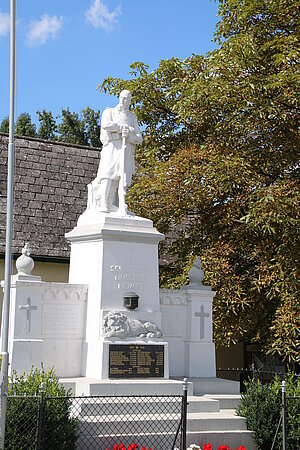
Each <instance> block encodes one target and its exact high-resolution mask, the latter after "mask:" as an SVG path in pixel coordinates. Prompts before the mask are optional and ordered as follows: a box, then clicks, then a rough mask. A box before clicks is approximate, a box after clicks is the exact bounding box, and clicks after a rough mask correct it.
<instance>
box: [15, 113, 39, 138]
mask: <svg viewBox="0 0 300 450" xmlns="http://www.w3.org/2000/svg"><path fill="white" fill-rule="evenodd" d="M15 132H16V134H18V135H19V136H31V137H35V136H36V125H35V124H34V123H32V122H31V116H30V114H28V113H21V114H20V115H19V117H18V119H17V122H16V126H15Z"/></svg>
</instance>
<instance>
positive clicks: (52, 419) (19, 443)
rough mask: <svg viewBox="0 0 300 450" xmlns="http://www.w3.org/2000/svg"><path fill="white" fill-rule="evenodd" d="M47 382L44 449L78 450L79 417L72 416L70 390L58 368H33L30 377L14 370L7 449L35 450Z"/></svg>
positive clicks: (7, 429) (44, 403) (6, 439)
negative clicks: (42, 393) (41, 403)
mask: <svg viewBox="0 0 300 450" xmlns="http://www.w3.org/2000/svg"><path fill="white" fill-rule="evenodd" d="M42 382H44V383H45V391H44V402H43V419H44V420H43V433H42V442H43V450H57V449H60V450H74V449H75V442H76V430H77V420H76V419H74V418H72V417H71V415H70V412H71V406H72V400H71V398H70V392H69V391H66V390H65V388H64V387H63V386H60V385H59V383H58V380H57V379H56V377H55V373H54V370H53V369H51V370H50V371H49V372H47V373H46V372H45V371H44V369H43V367H42V368H41V369H35V370H33V369H32V370H31V372H30V374H29V375H28V376H25V374H24V375H21V376H18V375H17V373H16V372H13V373H12V376H11V378H10V386H9V391H8V395H9V398H8V402H7V416H6V434H5V449H7V450H10V449H20V450H21V449H24V450H31V449H32V450H34V449H35V448H36V440H37V420H38V412H39V409H40V395H41V383H42Z"/></svg>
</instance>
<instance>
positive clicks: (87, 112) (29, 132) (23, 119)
mask: <svg viewBox="0 0 300 450" xmlns="http://www.w3.org/2000/svg"><path fill="white" fill-rule="evenodd" d="M37 116H38V121H39V127H38V131H37V129H36V125H35V124H34V123H32V121H31V116H30V115H29V114H28V113H22V114H20V116H19V117H18V119H17V121H16V125H15V132H16V134H17V135H19V136H30V137H37V138H39V139H44V140H52V141H56V140H58V141H61V142H67V143H69V144H78V145H89V146H92V147H98V148H101V147H102V143H101V141H100V111H99V110H97V111H95V110H93V109H92V108H90V107H89V106H88V107H87V108H85V109H82V110H81V113H80V114H78V113H76V112H71V111H70V109H69V108H66V109H64V108H62V111H61V115H60V116H57V117H53V115H52V112H51V111H46V110H45V109H43V110H42V111H37ZM0 131H1V132H3V133H8V132H9V118H8V117H5V118H4V119H3V120H2V122H1V125H0Z"/></svg>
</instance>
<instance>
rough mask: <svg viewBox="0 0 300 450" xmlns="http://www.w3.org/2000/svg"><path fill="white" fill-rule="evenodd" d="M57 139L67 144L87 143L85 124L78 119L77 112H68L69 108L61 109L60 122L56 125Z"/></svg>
mask: <svg viewBox="0 0 300 450" xmlns="http://www.w3.org/2000/svg"><path fill="white" fill-rule="evenodd" d="M58 134H59V137H58V140H59V141H62V142H68V143H69V144H80V145H88V139H87V136H86V133H85V125H84V123H83V122H82V121H81V120H80V117H79V115H78V113H75V112H73V113H72V112H70V109H69V108H67V109H64V108H62V110H61V123H60V124H59V125H58Z"/></svg>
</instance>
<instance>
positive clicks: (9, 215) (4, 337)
mask: <svg viewBox="0 0 300 450" xmlns="http://www.w3.org/2000/svg"><path fill="white" fill-rule="evenodd" d="M15 23H16V19H15V0H10V92H9V141H8V162H7V206H6V246H5V275H4V297H3V311H2V329H1V356H2V363H1V378H2V380H1V381H2V383H1V441H0V448H1V449H4V440H5V422H6V406H7V390H8V364H9V357H8V331H9V306H10V281H11V263H12V230H13V226H12V224H13V201H14V153H15V149H14V128H15V125H14V121H15V104H14V102H15Z"/></svg>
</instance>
